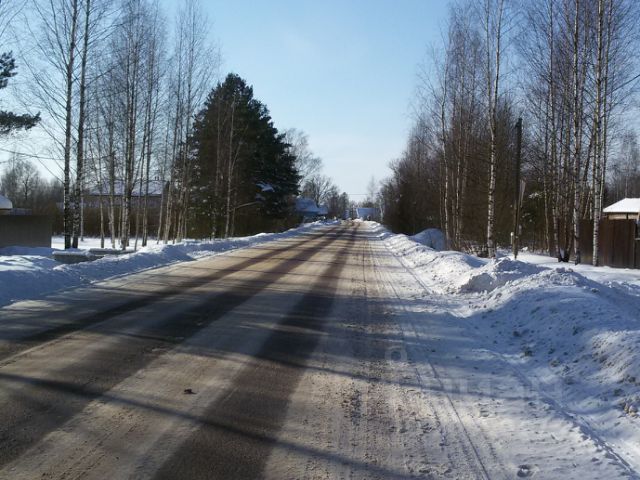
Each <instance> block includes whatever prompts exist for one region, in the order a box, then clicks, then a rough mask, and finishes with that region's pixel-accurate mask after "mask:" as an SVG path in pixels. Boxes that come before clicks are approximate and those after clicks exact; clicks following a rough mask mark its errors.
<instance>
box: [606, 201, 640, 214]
mask: <svg viewBox="0 0 640 480" xmlns="http://www.w3.org/2000/svg"><path fill="white" fill-rule="evenodd" d="M603 212H604V213H635V214H637V213H640V198H623V199H622V200H620V201H619V202H616V203H614V204H613V205H609V206H608V207H607V208H605V209H604V210H603Z"/></svg>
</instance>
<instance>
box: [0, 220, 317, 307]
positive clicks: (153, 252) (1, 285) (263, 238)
mask: <svg viewBox="0 0 640 480" xmlns="http://www.w3.org/2000/svg"><path fill="white" fill-rule="evenodd" d="M322 225H326V223H323V222H315V223H310V224H306V225H304V226H302V227H299V228H294V229H291V230H289V231H287V232H283V233H260V234H258V235H254V236H250V237H238V238H230V239H224V240H214V241H205V242H198V241H184V242H181V243H177V244H171V245H151V246H147V247H144V248H141V249H139V250H138V251H136V252H134V253H130V254H126V255H119V256H107V257H104V258H101V259H99V260H95V261H92V262H86V263H78V264H72V265H65V264H60V263H58V262H56V261H55V260H54V259H53V258H52V256H53V253H54V252H55V251H56V249H54V248H25V247H7V248H2V249H0V307H2V306H3V305H7V304H10V303H12V302H15V301H18V300H24V299H33V298H38V297H41V296H43V295H46V294H49V293H52V292H54V291H58V290H64V289H67V288H72V287H78V286H82V285H87V284H89V283H92V282H96V281H99V280H105V279H107V278H111V277H115V276H119V275H125V274H129V273H133V272H139V271H142V270H146V269H149V268H156V267H161V266H164V265H169V264H171V263H175V262H184V261H190V260H194V259H197V258H201V257H204V256H208V255H215V254H219V253H222V252H226V251H229V250H235V249H238V248H243V247H250V246H252V245H256V244H259V243H265V242H270V241H274V240H279V239H282V238H287V237H291V236H295V235H299V234H301V233H302V232H305V231H308V230H311V229H314V228H318V227H319V226H322Z"/></svg>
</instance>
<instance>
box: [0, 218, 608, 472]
mask: <svg viewBox="0 0 640 480" xmlns="http://www.w3.org/2000/svg"><path fill="white" fill-rule="evenodd" d="M414 280H415V279H414V278H413V277H411V275H410V272H408V270H407V269H406V268H404V267H403V266H402V265H401V263H400V262H398V261H397V260H396V259H395V258H393V256H392V255H391V254H390V253H389V252H388V251H387V250H386V249H385V247H384V246H383V245H382V242H379V241H377V238H376V235H375V232H373V231H371V230H368V229H367V228H365V226H364V225H362V224H347V223H344V224H342V225H332V226H327V227H326V228H323V229H319V230H314V231H311V232H310V233H305V234H302V235H299V236H297V237H291V238H288V239H286V240H279V241H276V242H270V243H265V244H262V245H259V246H256V247H252V248H246V249H241V250H237V251H234V252H230V253H227V254H224V255H219V256H215V257H209V258H206V259H202V260H198V261H192V262H184V263H180V264H176V265H173V266H170V267H166V268H161V269H155V270H150V271H146V272H143V273H138V274H135V275H129V276H126V277H121V278H119V279H116V280H111V281H108V282H103V283H100V284H96V285H93V286H91V287H90V288H82V289H75V290H70V291H65V292H59V293H57V294H55V295H51V296H49V297H47V298H45V299H43V300H39V301H30V302H21V303H17V304H14V305H12V306H10V307H6V308H4V309H0V320H1V324H0V326H1V328H0V478H2V479H5V478H6V479H9V478H10V479H40V478H46V479H62V478H64V479H71V478H83V479H84V478H88V479H121V478H122V479H125V478H132V479H252V478H255V479H258V478H273V479H287V478H292V479H293V478H309V479H311V478H313V479H334V478H345V479H346V478H361V479H373V478H380V479H383V478H384V479H386V478H393V479H405V478H517V477H523V476H530V475H532V474H533V473H535V469H536V467H535V465H534V464H525V463H524V461H523V460H522V458H520V457H513V455H511V456H510V454H513V449H515V450H517V451H516V452H515V453H516V454H518V455H520V454H522V455H524V454H526V450H527V448H526V445H527V442H528V441H529V440H528V438H527V436H526V435H520V434H519V433H518V432H522V431H525V432H526V431H528V429H529V430H533V429H535V428H538V427H537V426H536V425H529V424H528V423H527V422H534V421H537V420H534V419H535V418H538V417H531V419H530V420H526V421H520V422H519V423H518V422H515V423H514V422H512V423H505V422H503V424H504V425H506V427H504V428H507V427H508V428H510V429H511V430H509V432H505V431H504V429H503V431H501V432H499V437H492V436H491V431H490V430H489V429H486V428H484V427H483V425H487V424H482V423H481V422H482V421H485V419H484V417H483V415H478V416H477V417H479V418H475V417H474V415H472V414H470V415H467V416H465V413H464V412H476V411H477V409H476V407H475V406H473V407H469V408H467V407H465V404H464V402H469V401H472V400H473V398H474V397H473V395H471V394H470V393H469V391H465V392H462V393H460V389H459V388H455V389H450V388H448V384H447V382H446V379H447V378H456V379H459V378H461V377H464V375H471V374H469V372H473V369H472V367H471V366H470V365H474V363H473V359H471V360H470V361H469V362H467V363H466V364H462V363H460V362H463V361H465V360H464V358H463V357H461V355H463V354H461V353H460V352H456V351H450V352H448V354H447V355H444V354H443V355H441V356H437V357H436V356H435V354H433V353H431V352H435V351H436V349H435V348H434V345H435V343H433V342H436V341H437V340H439V339H441V338H443V337H444V336H446V335H450V337H451V338H453V339H455V341H456V342H458V341H459V339H461V338H463V334H461V333H460V331H458V330H455V331H454V330H452V329H451V328H452V327H450V326H449V324H448V323H442V325H441V330H437V328H438V323H437V321H438V319H441V318H443V316H442V315H440V316H438V317H436V316H434V320H433V322H432V323H431V324H427V323H424V322H422V323H418V322H415V321H414V319H413V317H411V315H410V314H408V313H407V307H406V305H407V301H411V299H407V298H400V297H402V296H403V293H402V292H400V291H399V288H400V287H401V286H402V285H403V284H404V285H405V286H411V285H413V286H414V287H415V281H414ZM425 329H430V330H425ZM458 343H461V345H462V346H461V347H460V348H461V349H462V348H464V345H463V342H462V341H459V342H458ZM452 345H456V344H452ZM452 348H453V347H452ZM461 351H462V350H461ZM429 355H431V357H429ZM469 358H471V357H469ZM491 370H492V371H491V373H492V374H493V373H495V374H496V375H497V376H502V378H506V375H507V374H506V373H504V372H506V370H505V371H501V370H500V366H499V365H497V366H495V367H493V366H492V367H491ZM512 393H513V392H509V394H510V395H507V394H506V393H505V394H504V396H503V399H501V400H500V402H502V403H501V404H504V405H507V404H508V405H512V406H513V409H512V411H515V410H514V409H516V408H518V409H519V408H522V409H524V408H530V407H527V403H526V402H528V404H529V405H530V404H531V403H532V402H531V401H530V398H528V397H527V396H526V395H522V396H520V397H518V396H515V395H511V394H512ZM485 397H486V395H485ZM484 400H485V401H486V398H485V399H484ZM474 401H475V400H474ZM509 402H511V403H509ZM496 408H497V407H496ZM557 421H558V422H562V421H564V420H562V419H560V420H557ZM516 423H517V424H516ZM512 424H513V425H512ZM511 425H512V426H511ZM568 438H569V437H568ZM556 440H557V444H553V443H550V444H549V452H550V455H551V454H554V453H556V454H557V453H558V452H560V453H562V451H561V450H560V449H561V446H562V445H565V446H566V448H567V449H569V448H570V449H572V450H571V452H570V455H572V456H573V457H572V458H573V459H575V458H576V456H577V455H578V454H579V453H580V450H579V448H578V447H576V446H575V445H573V444H571V443H567V442H569V440H570V438H569V440H567V439H565V438H558V439H556ZM500 441H502V442H503V443H504V442H508V443H510V444H511V447H512V450H511V451H510V449H509V445H504V444H503V445H502V448H498V447H499V446H500V443H499V442H500ZM518 442H521V443H518ZM505 452H506V453H505ZM514 458H515V459H514ZM568 468H569V470H568V471H571V467H570V466H569V467H568ZM603 468H604V467H603ZM548 478H559V477H548ZM563 478H571V475H568V476H566V477H563ZM602 478H605V477H602ZM606 478H612V477H606Z"/></svg>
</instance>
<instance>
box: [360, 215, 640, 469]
mask: <svg viewBox="0 0 640 480" xmlns="http://www.w3.org/2000/svg"><path fill="white" fill-rule="evenodd" d="M369 228H370V229H371V230H372V233H374V234H375V236H376V237H377V238H378V239H380V240H382V241H383V242H384V245H385V246H386V248H387V249H388V250H389V251H390V252H391V253H392V254H393V255H394V256H396V257H397V258H398V260H399V261H400V262H401V263H402V264H403V265H404V266H405V267H406V268H407V269H408V270H409V271H410V272H411V273H412V274H413V275H414V277H415V278H416V281H417V282H418V283H419V284H420V285H421V287H422V289H423V290H424V291H425V292H426V293H427V294H428V295H429V300H425V302H428V303H429V304H431V303H433V304H435V305H438V307H437V308H442V309H446V310H448V311H449V312H450V313H451V314H452V315H453V316H454V317H453V318H452V320H453V321H460V322H464V324H465V328H467V329H468V330H469V331H470V332H471V334H472V335H473V336H475V337H478V338H481V339H483V340H484V342H483V343H484V344H485V345H486V348H487V351H490V352H492V354H493V355H496V356H498V357H500V358H501V359H503V360H504V361H506V362H507V363H508V364H510V365H511V367H512V368H513V369H514V370H515V371H517V372H518V374H519V375H520V376H521V378H524V379H529V380H530V385H531V388H534V389H536V390H538V391H539V392H540V393H541V394H542V395H543V396H545V397H547V398H548V399H549V400H550V401H552V403H554V404H555V408H556V409H559V410H561V411H562V413H563V414H565V415H568V416H570V417H572V418H574V421H576V422H577V423H578V424H580V425H581V426H582V428H583V430H584V433H585V434H587V435H589V436H592V437H596V438H599V439H600V441H601V442H602V443H601V446H602V447H604V448H607V449H610V452H611V453H614V452H615V456H617V457H618V458H619V460H621V463H626V464H627V465H628V466H629V468H630V469H631V470H635V472H638V471H640V447H639V446H638V445H636V444H637V440H636V439H637V438H638V436H639V435H640V418H639V417H638V409H640V375H638V373H637V372H639V371H640V328H639V324H638V320H637V312H638V311H640V297H639V296H638V295H637V294H636V292H633V291H630V290H629V289H628V288H626V287H628V286H627V285H622V284H618V283H616V282H607V283H604V282H598V281H595V280H593V279H590V278H587V277H586V276H584V275H582V274H580V273H579V272H576V271H574V270H573V269H571V268H563V267H560V268H546V267H540V266H536V265H531V264H529V263H526V262H521V261H514V260H513V259H509V258H500V259H497V260H487V259H479V258H476V257H472V256H470V255H466V254H463V253H460V252H451V251H436V250H433V249H431V248H428V247H426V246H424V245H421V244H419V243H417V242H415V241H414V240H412V239H411V238H409V237H407V236H405V235H395V234H392V233H390V232H389V231H387V230H386V229H385V228H384V227H383V226H381V225H379V224H375V223H373V222H371V223H370V224H369ZM635 472H634V473H635Z"/></svg>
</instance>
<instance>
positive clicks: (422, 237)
mask: <svg viewBox="0 0 640 480" xmlns="http://www.w3.org/2000/svg"><path fill="white" fill-rule="evenodd" d="M409 238H411V240H413V241H414V242H417V243H420V244H422V245H424V246H425V247H429V248H433V249H434V250H438V251H442V250H446V248H447V241H446V239H445V237H444V233H442V230H439V229H437V228H427V229H426V230H423V231H422V232H420V233H416V234H415V235H413V236H411V237H409Z"/></svg>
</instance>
